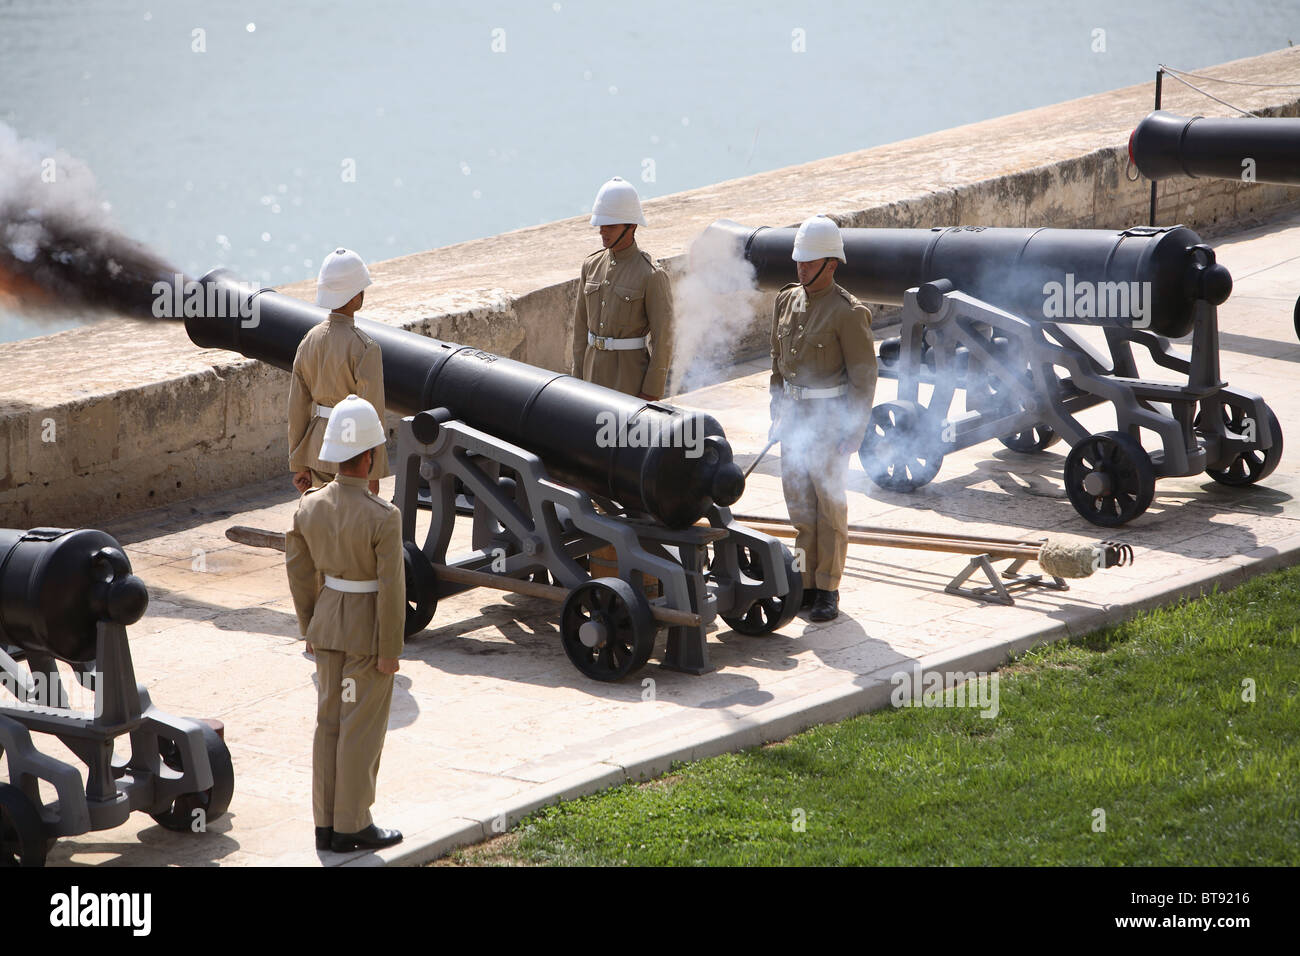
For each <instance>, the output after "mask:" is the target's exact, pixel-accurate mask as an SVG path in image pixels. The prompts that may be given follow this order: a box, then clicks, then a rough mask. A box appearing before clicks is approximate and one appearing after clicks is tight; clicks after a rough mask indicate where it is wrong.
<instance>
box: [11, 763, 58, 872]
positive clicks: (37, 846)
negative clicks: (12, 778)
mask: <svg viewBox="0 0 1300 956" xmlns="http://www.w3.org/2000/svg"><path fill="white" fill-rule="evenodd" d="M49 845H50V844H49V843H48V842H47V841H46V839H45V825H44V824H43V823H42V822H41V814H40V811H39V810H37V809H36V805H35V804H34V803H32V801H31V800H29V799H27V794H25V793H23V792H22V791H21V790H19V789H18V788H17V787H15V786H14V785H13V784H9V783H0V867H6V866H44V865H45V854H46V852H47V851H48V849H49Z"/></svg>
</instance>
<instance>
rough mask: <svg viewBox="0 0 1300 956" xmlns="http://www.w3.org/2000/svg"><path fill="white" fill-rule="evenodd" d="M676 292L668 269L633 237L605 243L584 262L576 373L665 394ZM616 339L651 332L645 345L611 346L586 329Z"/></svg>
mask: <svg viewBox="0 0 1300 956" xmlns="http://www.w3.org/2000/svg"><path fill="white" fill-rule="evenodd" d="M672 330H673V297H672V287H671V285H670V284H669V281H668V273H667V272H665V271H664V270H663V269H662V268H660V267H659V266H658V265H657V264H656V263H655V261H654V260H653V259H652V258H650V254H649V253H647V252H644V251H642V250H641V249H640V248H638V247H637V244H636V243H635V242H633V243H632V245H630V246H628V247H627V248H626V249H624V250H622V251H621V252H617V253H614V252H611V251H610V250H608V249H601V250H600V251H599V252H593V253H592V254H591V255H589V256H588V257H587V258H586V259H585V260H584V261H583V263H582V278H581V281H580V283H579V286H578V302H577V305H576V306H575V307H574V313H573V374H574V375H576V376H578V377H580V378H583V379H585V380H586V381H588V382H595V383H596V384H597V385H604V386H605V387H606V388H612V389H616V390H617V391H620V392H625V393H627V394H628V395H637V394H644V395H654V396H662V395H663V394H664V389H665V388H666V387H667V382H668V366H669V363H670V362H671V361H672V352H673V346H672ZM588 332H590V333H591V334H592V335H600V336H606V337H609V338H615V339H631V338H639V337H640V336H642V335H649V339H648V341H647V343H646V344H647V346H648V348H646V349H629V350H627V351H608V350H601V349H597V348H596V347H595V346H594V345H590V346H589V345H588V344H587V333H588Z"/></svg>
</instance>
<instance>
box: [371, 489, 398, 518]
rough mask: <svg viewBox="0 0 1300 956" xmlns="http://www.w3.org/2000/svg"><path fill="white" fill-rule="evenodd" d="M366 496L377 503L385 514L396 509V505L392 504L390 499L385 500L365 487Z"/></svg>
mask: <svg viewBox="0 0 1300 956" xmlns="http://www.w3.org/2000/svg"><path fill="white" fill-rule="evenodd" d="M366 498H368V499H369V500H370V501H371V502H373V503H374V504H377V505H379V507H380V508H381V509H382V510H383V512H384V513H385V514H387V513H388V512H390V511H396V510H397V505H395V504H393V503H392V502H391V501H385V500H384V499H383V498H381V497H379V496H378V495H376V494H372V493H371V492H370V489H369V488H367V489H366Z"/></svg>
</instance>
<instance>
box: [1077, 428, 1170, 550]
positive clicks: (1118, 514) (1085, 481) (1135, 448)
mask: <svg viewBox="0 0 1300 956" xmlns="http://www.w3.org/2000/svg"><path fill="white" fill-rule="evenodd" d="M1155 492H1156V473H1155V468H1154V467H1153V466H1152V464H1151V457H1150V456H1149V455H1148V454H1147V453H1146V451H1145V450H1144V449H1143V448H1142V446H1141V445H1140V444H1139V443H1138V442H1137V441H1136V440H1135V439H1134V438H1132V437H1130V436H1129V435H1126V434H1125V433H1123V432H1101V433H1100V434H1097V435H1089V436H1088V437H1087V438H1085V439H1084V440H1083V441H1081V442H1079V443H1078V444H1077V445H1075V446H1074V447H1073V448H1072V449H1070V454H1069V455H1068V456H1067V457H1066V459H1065V493H1066V494H1067V495H1068V496H1069V498H1070V504H1072V505H1074V510H1075V511H1077V512H1079V514H1080V515H1082V516H1083V517H1084V518H1086V519H1088V520H1089V521H1091V522H1092V523H1093V524H1096V525H1101V526H1102V527H1106V528H1114V527H1118V526H1119V525H1122V524H1125V523H1126V522H1129V521H1132V520H1133V519H1134V518H1136V517H1137V516H1138V515H1140V514H1142V512H1144V511H1146V510H1147V507H1148V506H1149V505H1150V504H1151V500H1152V499H1153V498H1154V497H1155Z"/></svg>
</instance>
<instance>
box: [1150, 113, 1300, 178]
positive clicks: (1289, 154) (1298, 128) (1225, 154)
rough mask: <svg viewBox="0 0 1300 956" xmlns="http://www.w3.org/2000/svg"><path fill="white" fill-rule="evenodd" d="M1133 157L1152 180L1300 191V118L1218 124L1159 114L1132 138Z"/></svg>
mask: <svg viewBox="0 0 1300 956" xmlns="http://www.w3.org/2000/svg"><path fill="white" fill-rule="evenodd" d="M1128 153H1129V158H1130V159H1131V160H1132V161H1133V164H1134V165H1135V166H1137V168H1138V172H1140V173H1141V174H1142V175H1143V176H1145V177H1147V179H1155V180H1160V179H1170V178H1172V177H1174V176H1191V177H1193V178H1205V179H1237V180H1241V181H1242V182H1256V183H1276V184H1278V185H1282V186H1300V119H1297V118H1295V117H1289V116H1277V117H1273V116H1242V117H1237V118H1228V119H1219V118H1215V117H1207V116H1191V117H1187V116H1179V115H1178V114H1177V113H1167V112H1165V111H1164V110H1156V111H1155V112H1154V113H1150V114H1148V115H1147V117H1146V118H1145V119H1144V120H1142V122H1140V123H1138V125H1137V128H1136V129H1135V130H1133V133H1132V135H1130V136H1129V140H1128Z"/></svg>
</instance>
